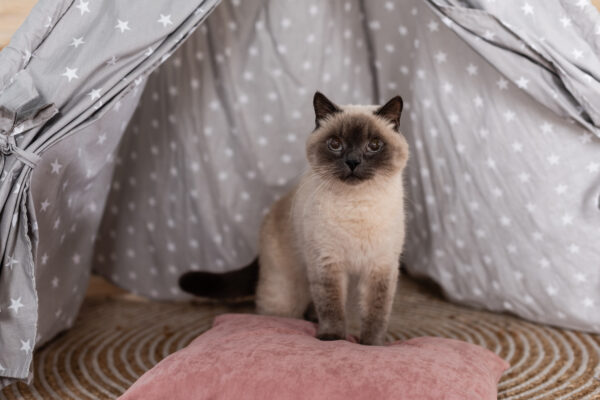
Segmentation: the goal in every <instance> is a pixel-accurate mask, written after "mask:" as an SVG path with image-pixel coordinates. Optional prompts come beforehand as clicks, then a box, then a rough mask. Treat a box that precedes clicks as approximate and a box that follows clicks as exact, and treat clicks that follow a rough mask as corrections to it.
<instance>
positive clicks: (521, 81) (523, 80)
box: [517, 76, 529, 89]
mask: <svg viewBox="0 0 600 400" xmlns="http://www.w3.org/2000/svg"><path fill="white" fill-rule="evenodd" d="M528 84H529V79H527V78H525V77H524V76H522V77H520V78H519V79H518V80H517V86H518V87H519V89H527V85H528Z"/></svg>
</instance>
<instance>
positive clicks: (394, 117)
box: [306, 92, 408, 185]
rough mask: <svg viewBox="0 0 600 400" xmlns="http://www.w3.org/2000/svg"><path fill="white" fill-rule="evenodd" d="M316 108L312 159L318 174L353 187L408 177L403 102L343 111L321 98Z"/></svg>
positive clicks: (310, 140)
mask: <svg viewBox="0 0 600 400" xmlns="http://www.w3.org/2000/svg"><path fill="white" fill-rule="evenodd" d="M313 104H314V108H315V120H316V128H315V130H314V131H313V132H312V134H311V135H310V136H309V138H308V141H307V143H306V155H307V158H308V162H309V164H310V166H311V168H312V169H313V171H314V172H316V173H317V174H319V175H320V176H322V177H323V178H325V179H331V178H332V179H334V180H337V181H341V182H344V183H346V184H349V185H357V184H360V183H362V182H367V181H370V180H372V179H376V178H377V177H385V176H392V175H396V174H399V173H401V172H402V170H403V169H404V167H405V166H406V162H407V160H408V144H407V142H406V140H405V139H404V137H403V136H402V134H401V133H400V131H399V125H400V114H401V113H402V98H401V97H400V96H396V97H394V98H392V99H391V100H390V101H388V102H387V103H385V105H383V106H381V107H378V106H338V105H336V104H335V103H333V102H332V101H330V100H329V99H328V98H327V97H325V96H324V95H323V94H321V93H319V92H316V93H315V97H314V99H313Z"/></svg>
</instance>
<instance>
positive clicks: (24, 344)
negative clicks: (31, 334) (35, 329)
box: [20, 340, 31, 353]
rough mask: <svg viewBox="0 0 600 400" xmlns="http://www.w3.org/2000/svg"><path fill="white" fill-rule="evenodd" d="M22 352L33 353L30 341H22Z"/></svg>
mask: <svg viewBox="0 0 600 400" xmlns="http://www.w3.org/2000/svg"><path fill="white" fill-rule="evenodd" d="M20 350H21V351H24V352H25V353H29V352H30V351H31V341H30V340H21V349H20Z"/></svg>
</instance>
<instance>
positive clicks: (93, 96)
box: [87, 88, 102, 101]
mask: <svg viewBox="0 0 600 400" xmlns="http://www.w3.org/2000/svg"><path fill="white" fill-rule="evenodd" d="M101 91H102V88H100V89H92V90H91V91H90V92H89V93H88V94H87V95H88V96H90V101H94V100H96V99H99V98H100V92H101Z"/></svg>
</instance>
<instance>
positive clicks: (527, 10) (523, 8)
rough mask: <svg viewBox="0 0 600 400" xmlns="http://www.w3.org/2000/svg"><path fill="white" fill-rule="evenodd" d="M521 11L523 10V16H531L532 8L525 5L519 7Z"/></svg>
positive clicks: (529, 5) (527, 4)
mask: <svg viewBox="0 0 600 400" xmlns="http://www.w3.org/2000/svg"><path fill="white" fill-rule="evenodd" d="M521 10H523V14H525V15H533V7H532V6H531V4H529V3H525V4H524V5H523V7H521Z"/></svg>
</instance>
